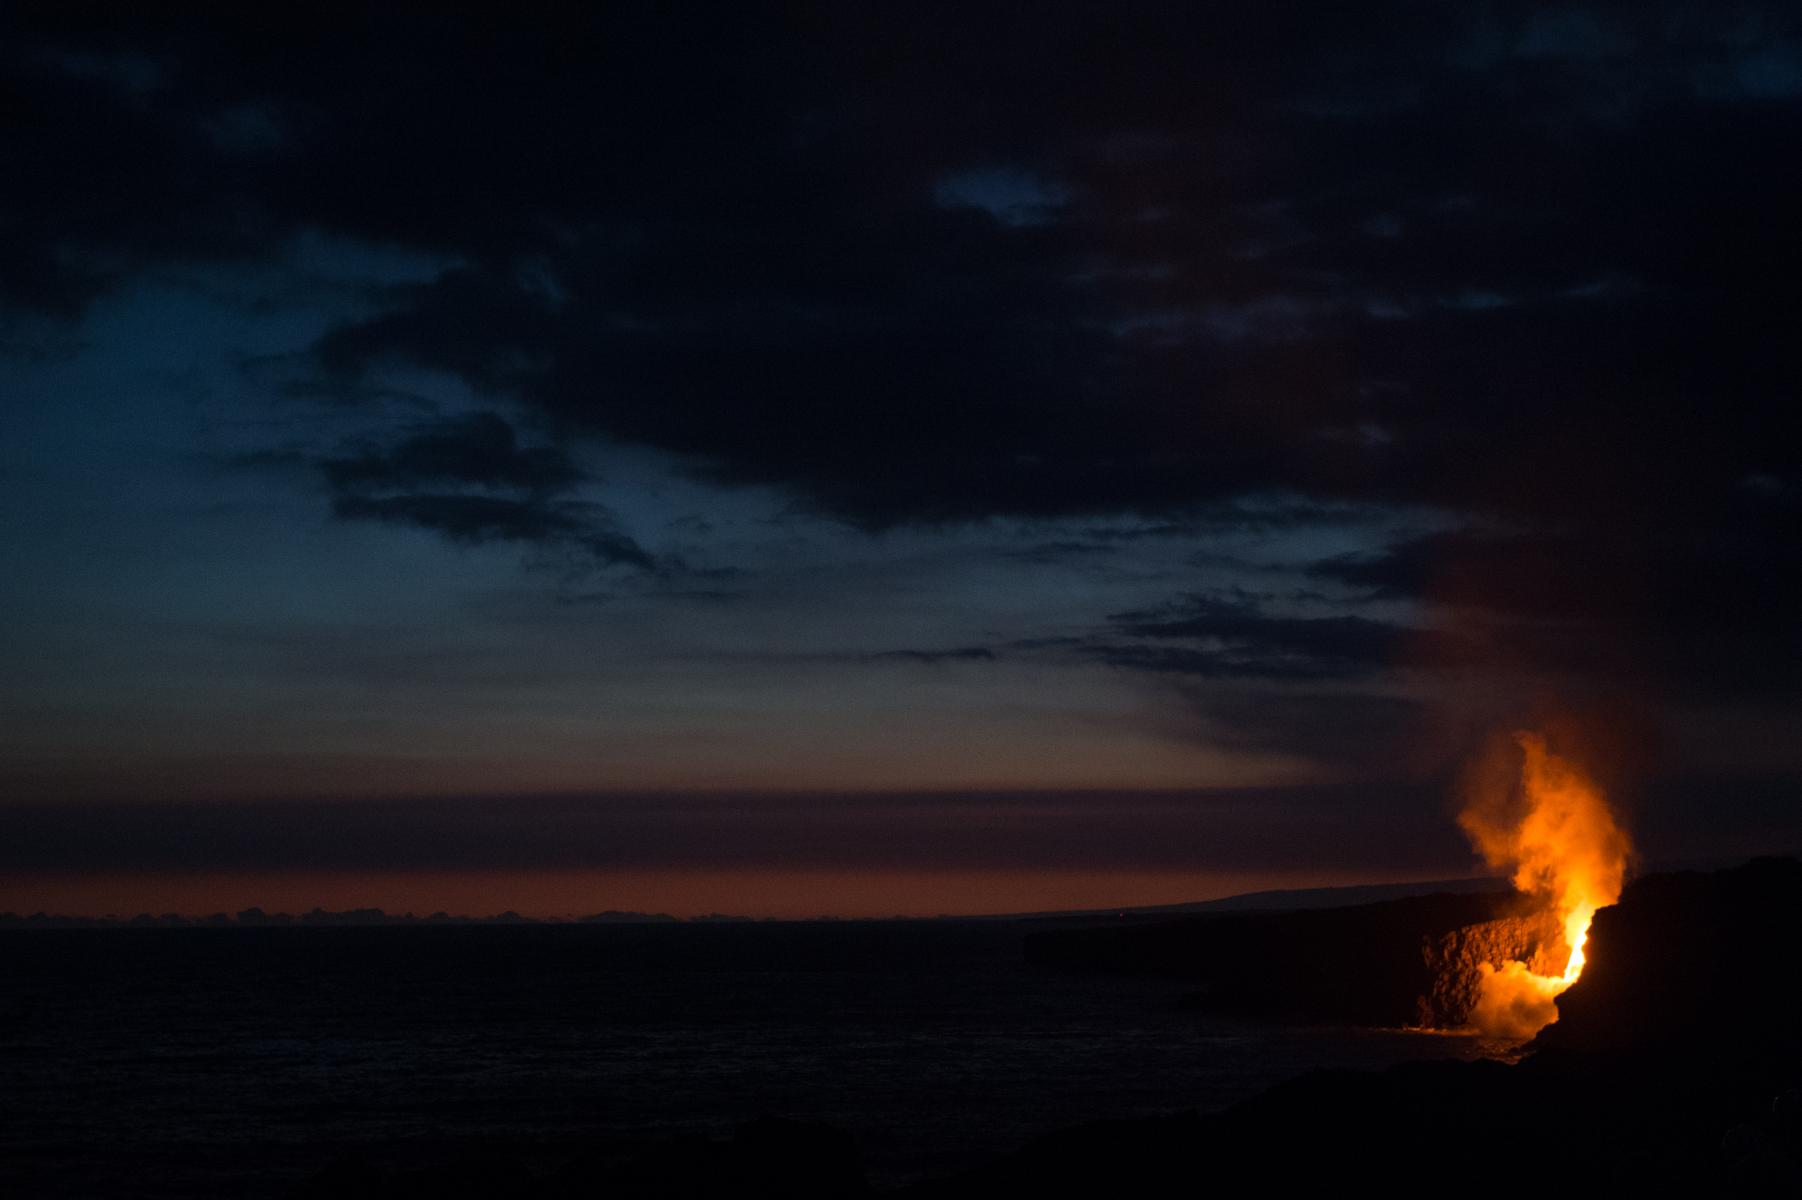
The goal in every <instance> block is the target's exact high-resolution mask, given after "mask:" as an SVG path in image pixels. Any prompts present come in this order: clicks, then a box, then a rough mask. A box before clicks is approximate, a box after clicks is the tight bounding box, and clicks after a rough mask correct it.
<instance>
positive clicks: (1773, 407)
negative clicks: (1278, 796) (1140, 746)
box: [0, 2, 1802, 694]
mask: <svg viewBox="0 0 1802 1200" xmlns="http://www.w3.org/2000/svg"><path fill="white" fill-rule="evenodd" d="M114 15H115V16H116V17H117V19H116V20H108V21H97V20H95V18H94V15H93V13H92V12H91V11H87V10H85V9H84V10H83V11H80V12H74V11H73V10H71V9H69V8H68V7H67V6H59V5H42V6H32V5H17V6H12V7H11V8H10V9H9V21H10V23H11V26H12V28H11V29H10V30H8V31H6V32H8V33H9V34H10V36H6V37H5V38H4V40H3V42H0V44H3V45H4V46H5V50H4V51H3V52H0V106H3V107H4V108H5V109H6V110H7V111H8V112H10V113H13V114H16V119H14V120H10V121H9V122H8V123H7V125H6V129H5V132H4V133H3V134H0V138H3V139H4V161H5V162H6V163H7V170H8V174H9V176H10V177H11V178H13V179H17V180H25V181H29V182H28V186H24V187H14V188H11V189H9V190H8V192H7V195H6V198H5V200H4V201H0V205H4V221H5V228H6V230H7V236H6V238H5V239H4V245H5V249H4V250H0V292H3V295H4V299H5V300H6V301H8V302H10V303H11V304H13V305H15V306H20V307H24V308H29V309H33V310H39V311H45V312H51V313H58V314H65V315H67V314H72V313H75V312H78V311H80V309H81V307H82V305H83V304H84V303H86V302H88V301H90V300H91V299H92V298H93V297H95V296H97V295H100V294H103V293H104V292H105V291H106V289H108V288H110V287H114V286H117V285H118V284H119V283H121V282H122V281H125V280H128V279H131V278H134V277H137V276H139V275H141V274H142V273H143V272H145V271H148V270H153V269H159V268H161V267H164V266H167V265H169V264H194V263H216V262H225V261H244V260H249V259H253V258H256V257H259V256H266V255H268V254H269V253H270V250H271V247H273V246H277V245H279V244H282V242H283V241H284V239H288V238H292V237H293V236H295V235H296V234H297V233H299V232H302V231H307V230H323V231H326V232H328V233H330V234H333V235H337V236H341V237H347V238H352V239H360V240H362V241H364V242H367V243H370V244H379V245H398V246H403V247H408V248H412V249H415V250H419V251H424V252H427V253H429V254H431V255H435V256H438V257H439V258H441V259H442V261H444V262H447V263H454V264H456V265H455V266H454V267H453V268H451V269H447V270H445V271H443V272H442V273H441V274H438V275H437V276H436V277H434V278H431V279H429V280H426V281H424V282H415V283H410V284H405V285H400V286H389V287H385V288H379V289H372V290H371V292H370V294H369V295H368V296H366V297H365V303H364V304H363V305H361V306H359V308H358V309H357V311H356V312H354V313H353V312H351V311H350V310H349V309H347V310H346V311H345V313H344V314H343V315H342V318H341V319H340V320H338V321H336V322H335V323H334V324H333V326H332V328H330V329H329V330H328V331H327V332H325V333H324V334H323V335H322V336H321V337H319V338H318V340H317V342H316V343H315V344H314V345H313V346H312V347H311V350H310V357H311V359H312V361H313V365H314V366H316V367H317V369H318V371H319V372H320V373H321V377H323V378H326V379H329V380H334V381H336V386H338V387H339V388H341V389H342V394H343V395H345V396H347V397H354V396H355V395H357V394H359V390H361V391H362V392H363V393H366V392H367V390H368V389H370V388H372V387H377V386H379V385H378V383H377V382H376V381H377V380H378V378H379V377H380V376H381V375H382V373H383V372H384V371H385V370H386V369H388V368H389V367H393V366H403V367H409V368H412V367H423V368H426V369H429V370H433V371H442V372H448V373H450V374H452V375H454V376H456V377H458V378H460V379H462V380H464V381H466V382H467V383H469V384H470V385H472V386H473V387H474V388H476V389H478V391H479V392H480V393H481V394H483V395H484V396H490V397H495V398H497V399H503V398H504V399H505V400H506V401H507V402H509V403H512V404H517V405H518V406H519V411H522V412H527V413H530V414H531V415H532V417H533V419H534V420H537V421H542V422H545V423H546V424H547V427H551V428H554V429H556V430H557V431H558V434H559V436H560V437H582V436H594V437H600V438H607V439H614V440H618V441H622V442H627V443H632V444H637V445H643V446H649V447H653V448H656V449H658V450H660V451H664V452H668V453H669V454H671V455H673V456H674V461H678V462H680V463H682V464H684V465H685V468H686V469H688V470H690V471H691V472H692V473H694V474H695V475H696V476H698V477H700V478H703V479H706V480H710V481H714V482H717V483H722V484H728V485H739V484H757V485H768V486H771V487H774V488H777V489H780V490H781V491H783V492H784V493H786V494H787V495H788V496H790V497H792V498H793V499H794V500H795V501H796V502H797V503H799V504H801V505H803V506H807V507H810V508H812V509H814V510H817V511H820V512H823V513H827V514H830V515H832V516H835V517H838V518H842V519H844V520H847V521H850V522H853V523H855V524H858V525H861V526H865V527H868V528H883V527H888V526H893V525H897V524H910V523H912V524H920V523H926V524H930V523H936V522H945V521H963V520H971V519H981V518H986V517H991V516H997V515H1011V516H1026V517H1061V516H1081V517H1088V516H1091V515H1100V514H1129V515H1137V516H1140V517H1143V518H1144V520H1145V524H1144V525H1143V527H1142V533H1143V534H1145V535H1151V534H1153V533H1157V532H1162V531H1164V530H1173V529H1178V528H1182V527H1184V526H1185V525H1187V524H1189V523H1190V522H1192V521H1193V519H1194V514H1196V513H1197V512H1198V511H1204V510H1206V509H1208V507H1209V506H1214V507H1215V509H1216V511H1223V508H1222V506H1232V505H1235V504H1239V503H1242V498H1243V497H1246V496H1248V495H1273V494H1279V495H1287V496H1292V497H1295V498H1296V499H1295V501H1294V505H1295V507H1294V509H1293V510H1291V511H1274V510H1273V511H1252V510H1247V511H1244V512H1241V513H1239V514H1238V516H1237V518H1236V521H1237V524H1236V525H1235V526H1234V527H1235V528H1239V529H1242V530H1244V531H1247V532H1258V531H1269V530H1272V529H1275V528H1279V527H1280V528H1282V529H1302V528H1309V527H1313V526H1318V525H1322V524H1330V523H1332V522H1333V521H1335V520H1337V519H1339V518H1338V516H1337V514H1340V513H1343V512H1345V511H1347V508H1348V506H1351V507H1353V508H1355V507H1356V506H1360V505H1364V506H1368V505H1417V506H1426V507H1430V508H1433V509H1438V510H1442V511H1445V512H1450V513H1454V514H1457V515H1459V516H1460V517H1463V518H1466V519H1468V520H1470V521H1471V522H1472V527H1473V528H1476V527H1482V528H1506V529H1508V530H1509V531H1510V532H1509V533H1508V534H1506V535H1501V534H1491V535H1474V534H1472V535H1447V536H1443V537H1439V538H1437V539H1427V540H1418V541H1413V542H1408V543H1405V544H1403V545H1401V546H1398V547H1397V548H1396V549H1394V550H1393V551H1391V552H1389V553H1388V554H1385V555H1380V556H1376V557H1368V558H1365V559H1358V560H1339V561H1336V562H1330V563H1328V564H1326V565H1324V566H1322V567H1321V568H1320V569H1319V573H1320V574H1322V575H1325V576H1330V577H1332V578H1334V579H1335V580H1337V581H1339V582H1342V583H1345V584H1348V585H1352V586H1356V587H1362V588H1368V589H1370V590H1371V591H1373V592H1377V593H1381V594H1384V595H1388V596H1397V597H1400V596H1415V597H1424V598H1426V599H1429V600H1434V601H1440V600H1442V599H1444V598H1445V596H1446V595H1447V593H1444V592H1441V591H1438V590H1436V589H1437V588H1438V587H1440V586H1441V585H1440V584H1438V583H1436V582H1435V581H1443V580H1447V579H1450V580H1451V581H1452V582H1451V583H1450V584H1447V585H1445V586H1447V587H1449V588H1450V593H1449V595H1450V596H1451V602H1452V603H1453V607H1455V608H1456V609H1458V610H1459V611H1460V612H1464V613H1476V612H1479V611H1480V612H1482V613H1487V614H1489V615H1488V616H1487V617H1485V618H1483V620H1484V621H1485V622H1486V623H1485V624H1483V626H1482V629H1481V630H1480V632H1481V633H1482V634H1483V636H1485V637H1489V638H1491V639H1492V640H1493V642H1494V644H1495V645H1496V646H1497V647H1498V656H1506V655H1510V654H1515V653H1519V654H1520V655H1521V656H1522V657H1523V658H1524V659H1526V660H1528V661H1541V660H1544V661H1553V662H1558V663H1564V664H1572V663H1584V662H1591V661H1594V662H1598V663H1600V664H1601V665H1602V666H1603V667H1606V668H1608V669H1610V670H1613V669H1615V668H1616V667H1617V666H1618V665H1619V664H1645V663H1651V664H1653V665H1654V668H1655V669H1654V671H1653V674H1655V675H1657V676H1658V677H1659V678H1660V679H1662V680H1665V681H1668V682H1669V684H1670V686H1673V687H1677V688H1681V689H1699V690H1702V691H1707V692H1709V693H1710V694H1728V693H1732V692H1734V691H1735V690H1736V689H1740V690H1745V689H1750V690H1755V691H1763V692H1769V691H1771V690H1773V689H1775V690H1782V689H1783V688H1785V687H1789V688H1791V689H1793V687H1794V686H1795V684H1796V681H1797V677H1798V672H1797V671H1796V669H1795V667H1794V664H1795V663H1796V662H1798V661H1802V655H1798V654H1795V653H1792V651H1793V650H1795V649H1796V642H1795V636H1796V635H1795V633H1794V622H1793V621H1789V622H1787V623H1786V621H1785V618H1784V617H1783V615H1782V614H1783V612H1784V608H1785V604H1786V603H1787V597H1788V596H1789V595H1791V594H1792V593H1791V591H1790V590H1789V585H1790V583H1791V582H1793V581H1790V580H1789V579H1788V578H1787V576H1788V575H1789V574H1790V573H1791V570H1790V568H1791V567H1792V565H1793V564H1794V562H1795V559H1796V549H1795V548H1796V546H1797V544H1798V542H1797V539H1796V533H1797V530H1796V520H1797V519H1796V508H1795V505H1794V502H1793V497H1794V496H1795V495H1796V490H1795V489H1796V485H1797V481H1798V480H1799V479H1802V425H1799V424H1798V421H1799V418H1798V416H1797V414H1798V413H1799V412H1802V406H1798V404H1797V403H1796V401H1797V400H1798V398H1802V397H1799V393H1802V358H1799V357H1798V355H1797V354H1796V352H1795V329H1796V323H1797V319H1798V312H1797V306H1796V301H1795V298H1794V295H1793V291H1794V288H1793V284H1792V281H1793V279H1794V278H1795V277H1796V276H1797V275H1798V273H1799V272H1802V233H1799V232H1798V230H1799V229H1802V226H1798V224H1797V222H1796V221H1795V219H1794V214H1795V213H1796V212H1797V211H1799V210H1802V156H1798V155H1796V154H1795V152H1794V148H1795V146H1796V145H1797V144H1798V143H1799V142H1802V87H1799V86H1797V85H1796V83H1795V80H1796V78H1797V72H1796V69H1795V63H1796V57H1795V55H1794V53H1793V48H1794V46H1795V45H1796V44H1797V39H1798V37H1799V36H1802V17H1799V16H1798V15H1797V13H1796V12H1795V11H1794V10H1793V6H1783V5H1775V4H1727V5H1721V6H1709V7H1706V8H1704V7H1703V6H1700V5H1695V4H1687V3H1647V4H1636V5H1616V4H1603V5H1597V6H1594V7H1592V8H1589V9H1585V10H1583V19H1581V20H1576V19H1572V18H1571V10H1568V9H1567V8H1565V7H1563V6H1543V5H1535V4H1521V5H1506V6H1502V7H1500V8H1490V7H1487V6H1485V7H1483V8H1473V7H1470V6H1457V5H1441V6H1423V5H1416V4H1405V3H1393V4H1377V5H1374V6H1370V5H1366V6H1359V7H1358V8H1356V9H1355V10H1353V9H1350V8H1348V7H1347V6H1344V5H1337V4H1330V3H1324V2H1319V3H1293V4H1274V5H1264V6H1258V7H1257V9H1256V11H1255V12H1254V11H1249V10H1244V9H1235V10H1231V11H1228V10H1222V9H1219V8H1216V7H1212V6H1188V5H1164V4H1135V5H1127V6H1107V7H1105V8H1101V7H1094V8H1090V7H1081V6H1078V7H1074V8H1068V9H1057V10H1051V11H1046V12H1043V13H1035V14H1033V17H1032V19H1031V20H1030V21H1026V20H1022V19H1021V18H1020V16H1019V14H1018V11H1017V9H1015V8H1014V7H1012V6H974V7H971V6H962V7H960V8H958V9H957V10H956V11H955V12H953V11H951V10H944V9H934V8H930V7H928V8H918V7H915V8H900V9H879V10H871V9H864V8H857V7H850V8H847V7H845V6H820V7H817V8H810V7H803V8H801V9H785V10H782V11H781V12H780V13H778V12H776V11H775V10H770V9H758V8H755V7H735V8H734V9H732V10H731V11H730V12H725V13H721V12H717V11H713V10H709V11H707V12H704V13H703V12H701V11H700V10H694V11H692V12H688V13H676V14H671V13H670V12H669V11H668V10H667V9H663V8H657V7H650V6H646V7H640V6H635V5H609V6H605V7H604V8H599V9H591V10H581V9H571V10H568V11H564V12H557V13H551V12H540V13H534V14H532V16H531V17H530V18H529V19H528V18H521V19H518V20H510V21H502V20H497V19H495V18H494V17H493V15H492V14H485V15H483V16H482V17H480V18H475V17H468V18H465V17H460V16H458V15H455V14H450V13H446V12H443V11H441V10H438V9H432V8H427V7H410V6H405V5H384V6H381V7H380V8H379V9H374V10H370V11H367V12H363V13H359V14H357V15H356V16H355V17H354V18H351V17H343V16H339V17H334V18H333V19H325V18H323V17H320V16H319V15H317V14H315V13H312V12H310V11H307V10H303V9H291V10H283V11H272V10H268V9H267V8H266V7H265V8H250V7H243V6H232V7H224V8H220V9H217V10H184V11H182V12H171V11H166V10H162V9H156V8H142V7H133V8H122V9H120V10H118V12H117V13H116V14H114ZM396 47H405V48H406V49H405V52H397V51H396V49H395V48H396ZM120 179H127V180H130V181H131V185H130V186H129V187H119V186H117V182H116V181H118V180H120ZM322 469H324V470H325V471H326V472H327V475H328V479H329V480H330V482H331V483H332V485H333V487H334V489H335V495H334V504H335V510H336V511H337V512H339V513H340V515H343V516H345V517H347V518H355V519H377V520H391V521H403V522H408V523H411V524H415V525H419V526H422V527H426V528H430V529H435V530H437V531H439V532H442V533H444V534H446V535H447V536H450V537H453V538H457V539H460V540H465V541H480V540H508V541H522V542H530V541H543V540H546V539H548V540H551V541H553V542H556V543H558V544H563V545H569V546H587V547H589V548H590V549H592V551H593V552H594V553H595V554H596V555H598V556H600V557H603V558H611V559H612V560H613V561H621V562H634V563H639V564H640V565H643V563H642V561H641V560H644V559H646V558H647V557H648V556H645V554H644V552H643V551H642V550H640V549H638V548H637V547H636V545H635V544H633V543H630V542H628V541H623V540H620V539H621V536H622V535H618V534H614V533H607V532H602V531H601V528H602V527H601V526H600V525H597V524H596V523H595V521H596V518H594V517H593V516H592V515H591V514H592V510H584V509H580V508H578V507H576V506H575V502H574V501H573V500H570V499H569V498H568V497H567V496H565V495H564V494H563V492H562V491H561V489H563V488H565V487H566V486H569V485H570V484H572V483H573V482H574V478H573V476H572V475H570V474H569V472H571V471H573V468H571V467H570V465H569V463H568V461H567V460H565V459H563V458H561V457H560V456H558V455H557V454H555V453H554V452H548V451H546V452H532V451H524V450H521V449H519V447H518V446H517V445H515V444H514V443H513V442H511V441H510V440H508V439H507V438H503V437H500V436H498V435H497V434H496V431H495V430H493V429H490V430H487V431H483V430H479V429H476V428H475V427H474V426H473V425H472V426H470V427H467V428H463V429H460V430H440V431H437V432H435V433H410V434H407V435H405V436H403V438H402V439H401V440H399V441H397V442H395V443H393V444H391V445H389V446H387V447H375V448H371V449H369V450H367V451H358V452H356V453H353V454H350V455H346V456H343V457H340V458H337V459H333V460H332V461H331V462H330V463H327V464H324V465H323V467H322ZM1748 480H1762V481H1770V483H1769V484H1768V485H1766V484H1759V485H1756V486H1751V487H1748V485H1747V482H1746V481H1748ZM450 484H455V485H456V486H455V487H449V486H447V485H450ZM491 493H492V494H491ZM1096 540H1098V541H1099V540H1105V539H1101V538H1097V539H1096ZM1070 552H1072V551H1069V550H1068V548H1066V549H1065V550H1062V551H1057V552H1055V554H1057V555H1067V554H1068V553H1070ZM1029 553H1030V552H1029ZM1046 553H1052V552H1051V551H1046ZM1470 563H1475V564H1476V565H1468V564H1470ZM1510 564H1512V565H1511V566H1510ZM1779 597H1781V598H1782V600H1779V599H1776V598H1779ZM1498 614H1499V616H1498ZM1115 624H1116V626H1117V628H1116V630H1115V638H1116V642H1117V644H1115V643H1110V645H1109V646H1103V647H1099V648H1098V650H1097V653H1098V654H1100V655H1101V656H1102V657H1104V658H1108V659H1109V660H1110V661H1115V662H1118V663H1120V664H1121V665H1124V666H1130V667H1136V668H1139V669H1142V670H1146V671H1151V672H1156V673H1164V674H1171V675H1191V676H1198V677H1199V676H1211V677H1243V678H1266V679H1309V678H1313V679H1321V678H1349V677H1354V676H1358V675H1360V674H1362V673H1366V672H1369V671H1372V670H1374V669H1376V668H1378V667H1379V666H1381V665H1382V664H1384V663H1386V662H1389V661H1391V660H1392V658H1393V655H1394V653H1395V651H1396V644H1397V641H1398V639H1402V638H1404V637H1407V636H1409V635H1408V633H1407V631H1405V630H1402V629H1399V628H1396V627H1393V626H1388V625H1384V624H1383V623H1381V622H1377V621H1373V620H1370V619H1367V618H1365V617H1361V616H1356V615H1341V616H1311V617H1295V616H1282V615H1272V614H1269V613H1264V612H1256V613H1253V612H1245V611H1239V610H1236V609H1232V608H1230V607H1229V608H1221V607H1219V606H1213V607H1206V606H1204V607H1201V608H1198V609H1196V610H1195V611H1193V612H1190V613H1188V614H1187V615H1167V616H1163V617H1157V616H1151V615H1144V614H1141V615H1139V616H1138V617H1136V618H1134V619H1130V620H1126V619H1123V620H1120V621H1117V622H1116V623H1115ZM1772 638H1775V639H1776V641H1775V642H1773V641H1772V640H1771V639H1772Z"/></svg>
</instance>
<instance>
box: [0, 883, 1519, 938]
mask: <svg viewBox="0 0 1802 1200" xmlns="http://www.w3.org/2000/svg"><path fill="white" fill-rule="evenodd" d="M1507 887H1508V885H1507V883H1506V882H1504V881H1502V880H1498V879H1448V880H1438V881H1434V882H1428V883H1379V884H1359V885H1356V886H1353V887H1332V888H1296V889H1288V890H1277V891H1264V892H1245V893H1242V894H1240V895H1235V896H1225V897H1222V898H1220V899H1218V900H1195V901H1187V902H1184V903H1180V904H1154V905H1146V906H1140V907H1136V908H1105V909H1069V910H1063V909H1060V910H1056V911H1049V912H1032V913H997V914H992V915H989V914H985V915H976V916H964V915H957V916H952V915H945V916H939V917H932V918H923V917H905V916H903V917H881V918H868V919H874V920H898V921H910V920H939V921H1035V920H1042V921H1046V922H1062V921H1075V922H1082V923H1088V922H1091V921H1096V920H1107V921H1113V920H1116V919H1119V918H1121V917H1126V918H1130V919H1144V918H1158V917H1164V916H1169V915H1173V914H1179V913H1211V912H1233V911H1242V910H1255V911H1284V910H1290V909H1319V908H1338V907H1344V906H1349V905H1356V904H1366V903H1369V902H1371V901H1375V900H1387V899H1392V898H1395V897H1398V896H1417V895H1423V894H1426V893H1432V892H1496V891H1506V890H1507ZM778 919H779V918H773V917H752V916H742V915H738V914H734V913H718V912H713V913H704V914H699V915H696V916H690V917H678V916H673V915H671V914H670V913H666V912H656V913H646V912H633V911H626V910H621V909H608V910H606V911H605V912H597V913H590V914H588V915H586V916H574V917H527V916H521V915H520V914H519V913H517V912H511V911H509V912H503V913H496V914H494V915H491V916H465V915H454V914H451V913H447V912H435V913H432V914H430V915H428V916H424V917H421V916H416V915H414V914H413V913H410V912H407V913H390V912H386V911H384V910H383V909H380V908H351V909H339V910H329V909H324V908H313V909H311V910H309V911H307V912H304V913H299V914H295V913H285V912H274V913H271V912H264V911H263V910H262V909H261V908H255V907H252V908H246V909H244V910H242V911H240V912H237V913H223V912H218V913H212V914H210V915H207V916H193V915H189V914H185V913H138V914H137V915H136V916H131V917H121V916H116V915H107V916H99V917H95V916H78V915H70V914H64V913H46V912H34V913H16V912H0V930H7V929H209V928H226V927H257V928H266V927H275V926H284V925H330V926H350V925H357V926H363V925H663V924H671V923H675V922H680V921H687V922H698V923H717V922H744V921H772V920H778ZM811 919H812V920H820V921H832V920H841V919H844V918H838V917H831V916H821V917H815V918H811ZM860 919H861V918H860Z"/></svg>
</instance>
